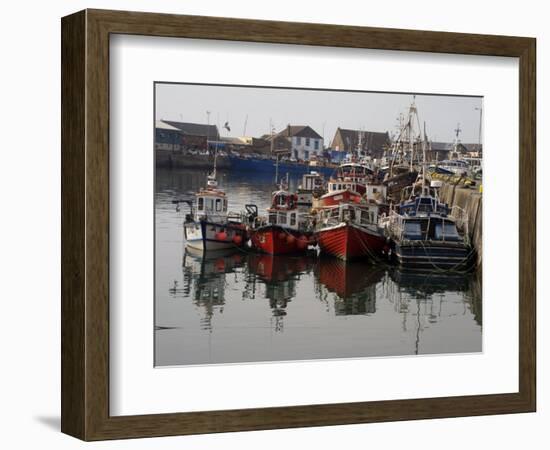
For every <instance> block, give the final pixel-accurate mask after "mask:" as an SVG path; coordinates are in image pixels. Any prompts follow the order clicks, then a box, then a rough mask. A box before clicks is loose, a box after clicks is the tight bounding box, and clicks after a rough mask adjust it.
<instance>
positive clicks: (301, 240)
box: [250, 187, 312, 255]
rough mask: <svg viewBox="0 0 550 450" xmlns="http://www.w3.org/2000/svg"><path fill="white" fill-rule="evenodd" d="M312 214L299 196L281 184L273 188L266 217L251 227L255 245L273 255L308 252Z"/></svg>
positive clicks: (256, 247)
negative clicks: (301, 203) (301, 207)
mask: <svg viewBox="0 0 550 450" xmlns="http://www.w3.org/2000/svg"><path fill="white" fill-rule="evenodd" d="M311 236H312V231H311V216H310V215H309V214H307V213H305V212H303V211H301V210H300V209H299V207H298V196H297V195H296V194H294V193H291V192H289V191H287V190H286V189H285V188H283V187H281V188H280V189H279V190H277V191H275V192H273V194H272V202H271V207H270V208H268V209H267V220H266V221H264V222H263V223H260V224H259V226H257V227H255V228H254V229H252V230H251V233H250V239H251V242H252V246H253V247H254V248H255V249H256V250H259V251H262V252H264V253H269V254H271V255H280V254H288V253H300V252H306V251H307V248H308V246H309V244H310V243H311V242H310V239H311Z"/></svg>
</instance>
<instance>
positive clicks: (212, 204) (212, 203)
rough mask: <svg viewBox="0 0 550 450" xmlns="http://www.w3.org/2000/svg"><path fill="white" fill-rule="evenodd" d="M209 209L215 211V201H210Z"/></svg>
mask: <svg viewBox="0 0 550 450" xmlns="http://www.w3.org/2000/svg"><path fill="white" fill-rule="evenodd" d="M208 208H209V209H210V211H214V199H213V198H211V199H209V201H208Z"/></svg>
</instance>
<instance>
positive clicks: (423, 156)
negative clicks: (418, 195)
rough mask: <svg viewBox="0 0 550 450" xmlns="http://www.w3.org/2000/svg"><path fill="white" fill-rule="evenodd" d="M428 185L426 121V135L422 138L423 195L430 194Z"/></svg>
mask: <svg viewBox="0 0 550 450" xmlns="http://www.w3.org/2000/svg"><path fill="white" fill-rule="evenodd" d="M427 189H428V188H427V187H426V122H424V136H423V139H422V195H423V196H424V195H428V192H427Z"/></svg>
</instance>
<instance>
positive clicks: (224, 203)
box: [223, 198, 227, 211]
mask: <svg viewBox="0 0 550 450" xmlns="http://www.w3.org/2000/svg"><path fill="white" fill-rule="evenodd" d="M223 210H224V211H227V199H226V198H224V199H223Z"/></svg>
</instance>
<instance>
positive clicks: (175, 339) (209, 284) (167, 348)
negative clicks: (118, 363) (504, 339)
mask: <svg viewBox="0 0 550 450" xmlns="http://www.w3.org/2000/svg"><path fill="white" fill-rule="evenodd" d="M205 180H206V172H200V171H184V170H179V171H176V170H172V171H171V170H161V169H157V171H156V196H155V209H156V214H155V216H156V218H155V220H156V236H155V239H156V254H155V263H156V268H155V271H156V273H155V365H157V366H166V365H186V364H211V363H236V362H256V361H288V360H304V359H324V358H349V357H366V356H395V355H416V354H431V353H462V352H480V351H481V335H482V321H481V316H482V315H481V281H480V276H478V275H476V274H469V275H457V276H453V277H449V276H441V275H438V274H434V273H421V274H415V275H411V274H408V273H403V272H400V271H398V270H396V269H395V268H393V267H379V266H374V265H371V264H368V263H365V262H348V263H345V262H343V261H340V260H337V259H334V258H328V257H323V258H318V257H316V256H315V254H311V255H308V256H300V257H290V256H269V255H261V254H256V253H250V252H244V251H241V250H236V251H228V252H224V253H214V254H209V253H207V254H206V255H205V256H203V255H202V254H201V253H197V252H196V251H189V250H186V249H185V241H184V238H183V227H182V223H183V217H184V214H185V208H183V207H182V211H181V212H176V210H175V207H174V205H173V204H172V203H171V202H172V200H174V199H181V198H182V197H185V196H190V195H192V194H193V193H194V192H195V191H196V190H197V189H199V188H200V187H201V186H203V185H204V183H205ZM218 180H219V182H220V186H221V187H222V188H224V189H225V190H226V192H227V194H228V197H229V209H230V210H232V211H240V210H242V209H244V204H246V203H256V204H257V205H258V208H259V209H260V212H261V211H263V210H264V209H265V208H266V207H267V206H268V205H269V203H270V199H271V191H272V190H273V180H272V179H271V178H270V177H266V176H265V175H255V174H252V173H244V172H234V171H233V172H221V173H219V176H218ZM290 181H291V187H294V186H295V185H296V184H297V182H298V180H297V179H291V180H290Z"/></svg>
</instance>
